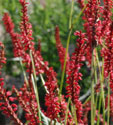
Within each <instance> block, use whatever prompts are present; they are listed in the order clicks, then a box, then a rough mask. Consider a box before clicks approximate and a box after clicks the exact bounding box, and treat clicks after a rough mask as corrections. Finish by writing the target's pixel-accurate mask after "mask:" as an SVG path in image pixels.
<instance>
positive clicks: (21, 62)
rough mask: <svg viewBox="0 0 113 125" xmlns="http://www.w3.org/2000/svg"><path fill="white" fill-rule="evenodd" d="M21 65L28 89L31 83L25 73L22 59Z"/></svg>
mask: <svg viewBox="0 0 113 125" xmlns="http://www.w3.org/2000/svg"><path fill="white" fill-rule="evenodd" d="M20 65H21V68H22V72H23V75H24V78H25V82H26V84H27V87H29V82H28V79H27V75H26V73H25V71H24V68H23V65H22V61H21V59H20Z"/></svg>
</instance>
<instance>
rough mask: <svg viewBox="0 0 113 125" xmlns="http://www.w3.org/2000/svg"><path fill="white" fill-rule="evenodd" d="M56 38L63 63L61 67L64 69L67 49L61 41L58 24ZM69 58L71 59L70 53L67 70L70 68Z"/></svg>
mask: <svg viewBox="0 0 113 125" xmlns="http://www.w3.org/2000/svg"><path fill="white" fill-rule="evenodd" d="M55 38H56V47H57V51H58V54H59V60H60V63H61V69H62V70H63V67H64V59H65V53H66V49H65V48H64V47H63V45H62V43H61V40H60V34H59V27H58V26H56V29H55ZM69 59H70V57H69V54H67V60H66V71H67V70H68V68H69Z"/></svg>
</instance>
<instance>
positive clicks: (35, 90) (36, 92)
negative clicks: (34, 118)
mask: <svg viewBox="0 0 113 125" xmlns="http://www.w3.org/2000/svg"><path fill="white" fill-rule="evenodd" d="M30 57H31V62H32V67H33V75H32V74H31V79H32V84H33V88H34V92H35V95H36V101H37V104H38V116H39V120H40V121H41V115H40V104H39V94H38V88H37V85H36V70H35V65H34V60H33V56H32V51H31V50H30ZM39 124H40V125H42V123H39Z"/></svg>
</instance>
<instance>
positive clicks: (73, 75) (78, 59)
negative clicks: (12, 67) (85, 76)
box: [66, 32, 87, 123]
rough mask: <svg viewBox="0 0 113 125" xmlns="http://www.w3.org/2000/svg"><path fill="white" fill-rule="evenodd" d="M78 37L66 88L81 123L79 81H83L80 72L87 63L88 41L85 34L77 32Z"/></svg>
mask: <svg viewBox="0 0 113 125" xmlns="http://www.w3.org/2000/svg"><path fill="white" fill-rule="evenodd" d="M75 35H76V36H79V39H78V40H77V48H76V49H75V52H74V53H73V54H72V57H71V60H70V64H71V65H70V67H69V70H68V73H67V75H68V76H67V81H66V82H67V84H68V86H67V87H66V90H67V94H68V96H69V97H70V98H71V100H72V102H73V104H74V105H75V107H76V113H77V118H78V119H77V120H78V122H79V123H81V122H82V121H81V117H82V104H81V102H80V101H79V94H80V86H79V84H78V81H79V80H82V78H81V77H82V74H81V73H80V72H79V70H80V68H81V66H82V61H85V56H84V54H85V53H84V50H85V47H86V44H85V41H87V39H86V38H85V34H84V33H82V32H76V33H75Z"/></svg>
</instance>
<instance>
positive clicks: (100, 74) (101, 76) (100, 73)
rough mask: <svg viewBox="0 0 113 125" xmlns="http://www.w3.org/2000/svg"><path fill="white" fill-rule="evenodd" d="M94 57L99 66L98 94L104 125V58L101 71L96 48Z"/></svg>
mask: <svg viewBox="0 0 113 125" xmlns="http://www.w3.org/2000/svg"><path fill="white" fill-rule="evenodd" d="M96 59H97V63H98V67H99V77H100V84H101V94H100V96H102V100H101V101H102V106H103V119H104V125H105V98H104V89H103V88H104V87H103V82H104V58H103V59H102V71H101V69H100V64H99V57H98V54H97V50H96ZM99 110H100V109H99ZM99 113H100V112H99Z"/></svg>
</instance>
